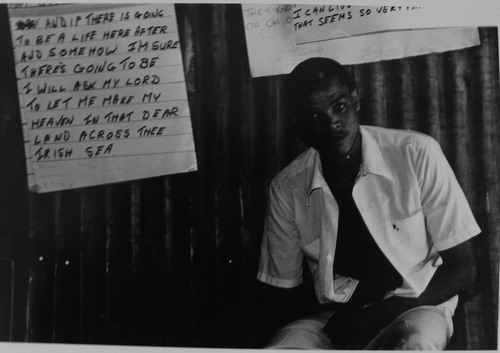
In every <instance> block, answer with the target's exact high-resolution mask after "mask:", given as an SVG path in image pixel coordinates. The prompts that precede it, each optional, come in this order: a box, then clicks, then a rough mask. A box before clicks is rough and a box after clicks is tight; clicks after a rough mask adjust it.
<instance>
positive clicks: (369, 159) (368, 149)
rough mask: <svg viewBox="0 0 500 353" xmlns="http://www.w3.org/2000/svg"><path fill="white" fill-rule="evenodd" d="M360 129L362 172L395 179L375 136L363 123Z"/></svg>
mask: <svg viewBox="0 0 500 353" xmlns="http://www.w3.org/2000/svg"><path fill="white" fill-rule="evenodd" d="M359 130H360V132H361V139H362V140H361V153H362V159H363V162H362V164H361V170H360V171H361V173H370V174H376V175H380V176H383V177H385V178H387V179H389V180H392V181H394V180H395V178H394V174H393V173H392V171H391V169H390V168H389V166H388V165H387V162H386V161H385V159H384V156H383V155H382V151H380V146H379V145H378V143H377V141H376V140H375V138H374V137H373V136H372V135H371V134H370V132H369V131H368V130H367V129H365V128H364V127H363V126H362V125H361V126H360V127H359Z"/></svg>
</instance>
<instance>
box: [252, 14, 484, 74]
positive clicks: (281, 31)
mask: <svg viewBox="0 0 500 353" xmlns="http://www.w3.org/2000/svg"><path fill="white" fill-rule="evenodd" d="M355 7H356V6H352V7H351V8H355ZM359 8H360V9H361V8H366V7H359ZM294 9H295V8H294V5H286V4H243V5H242V11H243V21H244V27H245V34H246V40H247V48H248V57H249V62H250V71H251V74H252V76H253V77H259V76H268V75H280V74H287V73H289V72H290V71H291V70H292V69H293V68H294V67H295V66H296V65H297V64H298V63H300V62H301V61H303V60H305V59H307V58H310V57H314V56H324V57H330V58H333V59H335V60H337V61H338V62H340V63H342V64H349V65H354V64H361V63H367V62H374V61H380V60H392V59H400V58H403V57H409V56H415V55H423V54H429V53H434V52H444V51H449V50H457V49H463V48H467V47H470V46H475V45H479V44H480V40H479V32H478V30H477V28H474V27H469V28H438V29H419V30H401V31H390V32H384V33H372V34H365V35H356V36H352V37H344V38H339V39H334V40H322V41H311V42H307V43H304V44H297V42H296V38H295V28H294ZM352 11H354V10H352ZM358 11H359V9H358ZM418 11H425V10H418ZM419 13H420V12H419ZM434 17H435V18H436V19H437V17H436V16H434ZM434 22H436V21H434ZM419 23H420V25H419ZM411 25H412V27H413V28H422V27H423V26H428V24H426V22H425V21H421V20H419V19H418V18H417V17H415V16H414V19H413V20H412V23H411ZM433 27H440V26H438V25H437V23H434V24H433Z"/></svg>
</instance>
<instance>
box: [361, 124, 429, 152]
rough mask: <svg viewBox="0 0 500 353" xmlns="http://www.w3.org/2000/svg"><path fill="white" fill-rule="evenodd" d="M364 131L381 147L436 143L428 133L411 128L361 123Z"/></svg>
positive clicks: (425, 145)
mask: <svg viewBox="0 0 500 353" xmlns="http://www.w3.org/2000/svg"><path fill="white" fill-rule="evenodd" d="M361 128H362V129H363V130H365V133H368V134H370V136H371V137H373V139H374V140H375V141H376V142H377V144H378V145H379V146H380V147H381V148H397V149H399V148H403V147H406V146H408V145H411V146H414V147H416V148H425V147H428V146H430V145H435V144H437V142H436V140H434V138H432V137H431V136H429V135H426V134H423V133H421V132H417V131H413V130H401V129H389V128H385V127H378V126H368V125H363V126H362V127H361Z"/></svg>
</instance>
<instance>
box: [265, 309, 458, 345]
mask: <svg viewBox="0 0 500 353" xmlns="http://www.w3.org/2000/svg"><path fill="white" fill-rule="evenodd" d="M334 314H335V313H334V312H333V311H323V312H320V313H318V314H315V315H312V316H310V317H307V318H304V319H301V320H297V321H294V322H292V323H290V324H288V325H286V326H285V327H283V328H282V329H280V330H279V331H278V332H277V333H276V334H275V335H274V337H273V338H272V339H271V341H270V342H269V344H268V346H267V347H266V348H267V349H335V342H333V343H332V342H330V340H329V339H328V337H327V335H326V334H325V333H324V332H323V330H322V329H323V327H324V326H325V325H326V323H327V321H328V319H329V318H330V317H331V316H332V315H334ZM452 334H453V321H452V318H451V314H450V312H449V310H447V309H446V308H444V307H440V306H432V305H426V306H420V307H417V308H413V309H411V310H408V311H406V312H404V313H403V314H401V315H400V316H398V317H397V318H396V319H395V320H394V321H393V322H392V323H391V324H390V325H388V326H387V327H386V328H384V329H383V330H382V331H381V332H380V333H379V334H378V335H377V336H376V337H375V338H374V339H373V340H372V341H371V342H370V343H369V344H368V345H367V346H366V347H365V348H364V349H366V350H375V349H384V350H444V349H445V348H446V345H447V344H448V341H449V339H450V337H451V335H452Z"/></svg>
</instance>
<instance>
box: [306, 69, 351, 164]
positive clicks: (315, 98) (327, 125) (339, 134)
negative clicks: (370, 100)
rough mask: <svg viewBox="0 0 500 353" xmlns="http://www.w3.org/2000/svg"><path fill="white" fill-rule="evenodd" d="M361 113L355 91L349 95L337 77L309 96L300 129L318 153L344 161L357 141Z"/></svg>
mask: <svg viewBox="0 0 500 353" xmlns="http://www.w3.org/2000/svg"><path fill="white" fill-rule="evenodd" d="M358 110H359V104H358V95H357V93H356V90H354V91H353V92H349V88H348V87H347V85H345V84H343V83H341V82H340V81H339V80H338V79H336V78H334V79H332V80H331V81H330V83H329V84H328V85H326V86H324V87H321V88H318V89H315V90H313V91H312V92H311V93H310V94H309V95H308V97H307V99H306V106H305V111H304V112H305V114H303V115H302V117H301V120H302V124H301V128H304V129H305V130H306V131H304V132H305V133H306V135H307V137H308V140H309V143H310V144H311V145H312V146H313V147H314V148H316V149H317V150H318V151H319V152H321V153H328V154H331V155H333V156H334V157H336V158H341V157H344V156H345V155H346V154H347V153H348V152H349V151H350V150H351V147H352V145H353V143H354V140H355V139H356V135H357V133H358V130H359V119H358Z"/></svg>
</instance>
